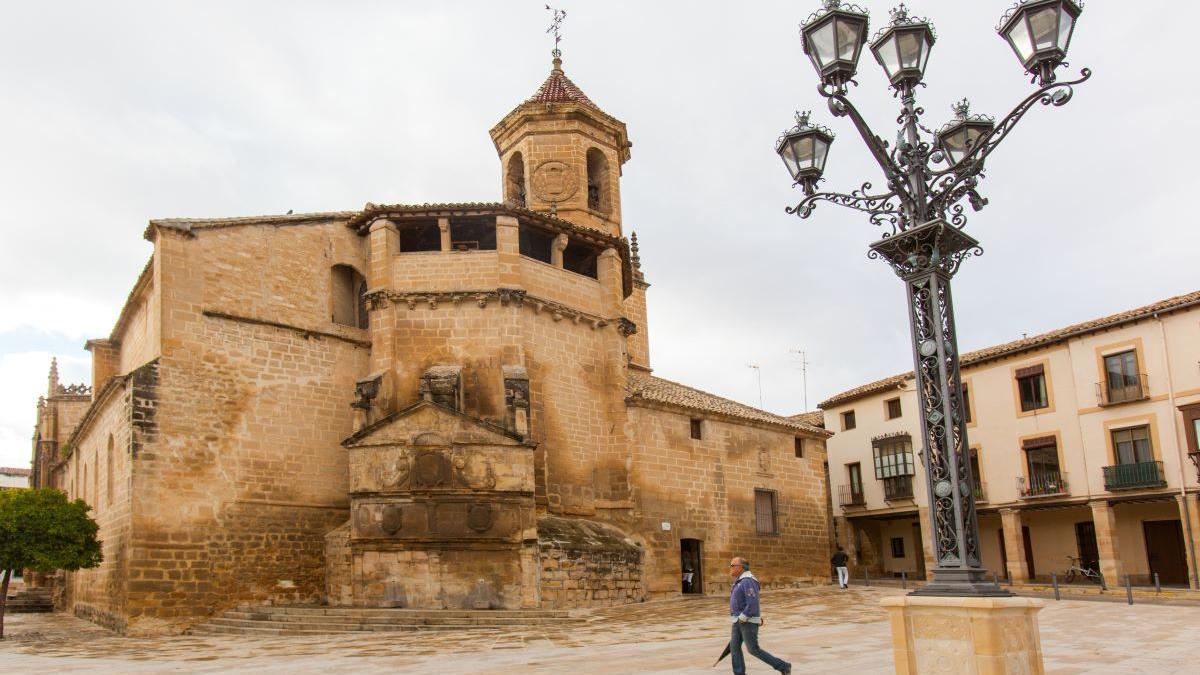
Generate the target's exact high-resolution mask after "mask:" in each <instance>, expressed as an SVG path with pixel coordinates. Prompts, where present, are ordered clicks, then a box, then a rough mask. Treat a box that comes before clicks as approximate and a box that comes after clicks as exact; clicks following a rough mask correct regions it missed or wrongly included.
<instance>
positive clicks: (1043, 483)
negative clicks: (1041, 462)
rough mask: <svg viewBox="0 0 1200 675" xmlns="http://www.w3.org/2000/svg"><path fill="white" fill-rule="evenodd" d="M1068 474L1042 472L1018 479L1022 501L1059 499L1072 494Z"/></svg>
mask: <svg viewBox="0 0 1200 675" xmlns="http://www.w3.org/2000/svg"><path fill="white" fill-rule="evenodd" d="M1070 491H1071V490H1070V487H1069V486H1068V484H1067V474H1066V473H1063V472H1059V471H1042V472H1037V473H1033V474H1030V475H1029V478H1026V477H1025V476H1018V477H1017V494H1019V495H1021V499H1031V498H1038V497H1058V496H1060V495H1065V494H1069V493H1070Z"/></svg>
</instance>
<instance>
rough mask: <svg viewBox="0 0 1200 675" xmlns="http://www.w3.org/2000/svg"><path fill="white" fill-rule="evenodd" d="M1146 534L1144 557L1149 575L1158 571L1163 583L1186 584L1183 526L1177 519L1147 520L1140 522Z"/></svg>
mask: <svg viewBox="0 0 1200 675" xmlns="http://www.w3.org/2000/svg"><path fill="white" fill-rule="evenodd" d="M1142 530H1143V531H1144V532H1145V534H1146V558H1147V559H1148V560H1149V561H1150V575H1151V579H1153V578H1154V573H1155V572H1157V573H1158V580H1159V581H1160V582H1162V583H1164V584H1182V585H1187V582H1188V573H1187V561H1186V559H1185V558H1184V555H1183V528H1182V527H1180V525H1179V521H1178V520H1147V521H1146V522H1144V523H1142Z"/></svg>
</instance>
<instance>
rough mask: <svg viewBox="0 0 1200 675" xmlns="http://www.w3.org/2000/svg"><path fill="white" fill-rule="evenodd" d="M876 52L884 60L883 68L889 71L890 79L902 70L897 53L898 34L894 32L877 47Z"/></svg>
mask: <svg viewBox="0 0 1200 675" xmlns="http://www.w3.org/2000/svg"><path fill="white" fill-rule="evenodd" d="M875 54H876V55H877V56H878V57H879V59H880V61H882V62H883V69H884V70H886V71H887V76H888V79H891V77H892V75H894V74H896V71H898V70H900V58H899V57H898V56H897V55H896V34H895V33H892V34H891V35H889V36H888V37H887V39H886V40H884V41H883V43H882V44H880V45H879V46H878V47H877V48H876V49H875Z"/></svg>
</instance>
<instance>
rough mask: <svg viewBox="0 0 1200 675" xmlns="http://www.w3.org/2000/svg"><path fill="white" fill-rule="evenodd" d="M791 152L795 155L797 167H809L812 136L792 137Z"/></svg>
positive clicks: (811, 164) (810, 163)
mask: <svg viewBox="0 0 1200 675" xmlns="http://www.w3.org/2000/svg"><path fill="white" fill-rule="evenodd" d="M792 152H793V153H795V155H796V166H797V167H798V168H800V169H811V168H812V166H813V137H812V136H803V137H801V138H795V139H792Z"/></svg>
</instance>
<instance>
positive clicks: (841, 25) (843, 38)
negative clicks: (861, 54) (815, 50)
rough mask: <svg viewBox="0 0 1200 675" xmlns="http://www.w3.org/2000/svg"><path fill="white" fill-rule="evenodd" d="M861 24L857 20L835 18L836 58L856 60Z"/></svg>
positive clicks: (860, 41)
mask: <svg viewBox="0 0 1200 675" xmlns="http://www.w3.org/2000/svg"><path fill="white" fill-rule="evenodd" d="M862 28H863V26H862V24H861V23H859V22H857V21H847V20H846V19H842V18H839V19H838V20H837V43H838V58H839V59H842V60H843V61H857V60H858V49H859V46H860V45H861V44H862Z"/></svg>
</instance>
